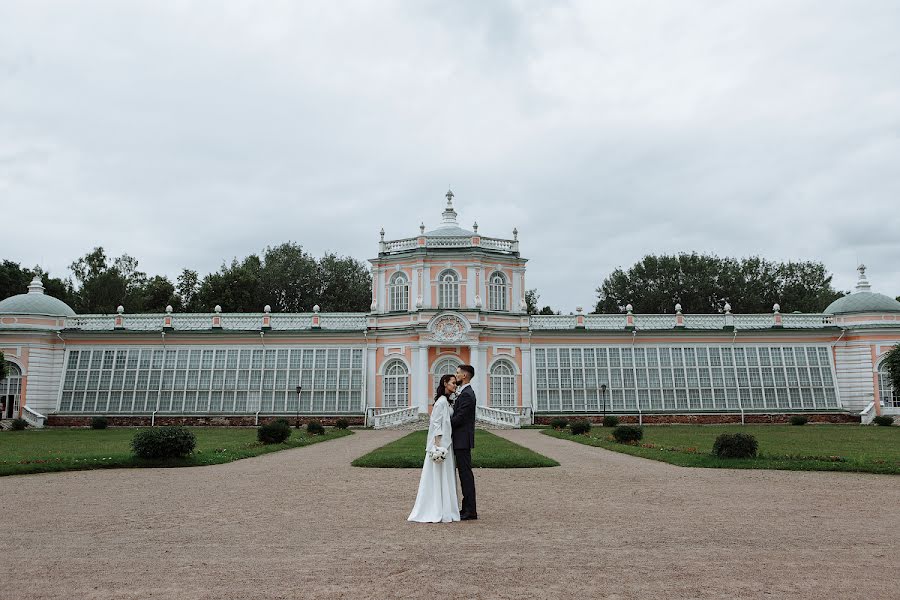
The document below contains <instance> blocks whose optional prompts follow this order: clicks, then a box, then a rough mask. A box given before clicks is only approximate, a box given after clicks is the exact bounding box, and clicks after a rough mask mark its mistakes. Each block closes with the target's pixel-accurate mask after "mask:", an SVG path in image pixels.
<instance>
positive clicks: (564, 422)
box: [550, 417, 569, 431]
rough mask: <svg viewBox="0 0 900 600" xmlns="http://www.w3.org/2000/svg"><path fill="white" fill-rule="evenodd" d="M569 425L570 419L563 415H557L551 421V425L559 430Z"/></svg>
mask: <svg viewBox="0 0 900 600" xmlns="http://www.w3.org/2000/svg"><path fill="white" fill-rule="evenodd" d="M568 426H569V420H568V419H563V418H562V417H556V418H555V419H552V420H551V421H550V427H552V428H553V429H556V430H558V431H560V430H563V429H565V428H566V427H568Z"/></svg>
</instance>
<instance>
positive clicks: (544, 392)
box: [534, 346, 898, 412]
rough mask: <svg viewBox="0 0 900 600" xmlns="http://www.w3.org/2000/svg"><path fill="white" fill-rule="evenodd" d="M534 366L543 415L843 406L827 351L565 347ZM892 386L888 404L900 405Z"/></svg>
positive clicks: (539, 352) (540, 351)
mask: <svg viewBox="0 0 900 600" xmlns="http://www.w3.org/2000/svg"><path fill="white" fill-rule="evenodd" d="M534 359H535V360H534V369H535V384H536V393H537V396H536V398H535V409H536V410H538V411H545V412H555V411H573V412H598V411H600V410H602V409H604V407H605V410H608V411H617V410H628V411H632V410H636V409H637V408H638V407H639V408H640V409H641V411H676V410H677V411H679V412H683V411H704V410H712V411H720V410H740V409H745V410H767V409H779V410H791V409H803V410H815V409H833V408H838V407H839V406H838V400H837V391H836V390H835V387H834V378H833V377H832V365H831V358H830V354H829V353H828V352H827V349H826V348H824V347H816V346H809V347H806V346H798V347H793V346H791V347H779V348H772V347H768V348H767V347H756V346H737V347H732V346H721V347H716V346H712V347H709V346H704V347H690V346H686V347H669V348H665V347H664V348H631V347H630V346H624V347H596V348H591V347H587V348H577V347H576V348H571V347H558V348H535V350H534ZM882 378H883V379H884V376H882ZM604 385H605V386H606V387H605V389H604V388H603V387H602V386H604ZM889 386H890V383H889V382H888V383H887V387H886V386H885V385H884V384H882V386H881V389H882V401H883V402H885V404H887V402H888V401H891V402H898V399H897V398H896V396H893V397H892V398H893V399H891V397H890V396H889V394H890V392H885V391H884V390H886V389H887V390H889V389H890V387H889ZM570 399H571V400H570Z"/></svg>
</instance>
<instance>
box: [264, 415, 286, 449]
mask: <svg viewBox="0 0 900 600" xmlns="http://www.w3.org/2000/svg"><path fill="white" fill-rule="evenodd" d="M289 437H291V426H290V425H288V422H287V420H286V419H275V420H274V421H272V422H271V423H265V424H263V425H260V426H259V429H257V430H256V439H257V440H259V441H260V442H262V443H263V444H280V443H282V442H283V441H285V440H286V439H288V438H289Z"/></svg>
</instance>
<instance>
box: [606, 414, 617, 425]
mask: <svg viewBox="0 0 900 600" xmlns="http://www.w3.org/2000/svg"><path fill="white" fill-rule="evenodd" d="M603 426H604V427H618V426H619V417H617V416H615V415H606V416H604V417H603Z"/></svg>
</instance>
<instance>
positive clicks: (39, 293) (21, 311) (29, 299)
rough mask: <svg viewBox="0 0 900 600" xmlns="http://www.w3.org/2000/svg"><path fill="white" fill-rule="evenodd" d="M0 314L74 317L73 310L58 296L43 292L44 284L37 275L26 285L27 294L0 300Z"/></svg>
mask: <svg viewBox="0 0 900 600" xmlns="http://www.w3.org/2000/svg"><path fill="white" fill-rule="evenodd" d="M0 314H4V315H48V316H52V317H74V316H75V311H74V310H72V309H71V308H70V307H69V305H68V304H66V303H65V302H63V301H62V300H60V299H59V298H54V297H53V296H48V295H47V294H45V293H44V284H43V283H41V279H40V278H39V277H35V278H34V279H33V280H32V281H31V285H29V286H28V293H27V294H19V295H17V296H11V297H9V298H7V299H6V300H3V301H0Z"/></svg>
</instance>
